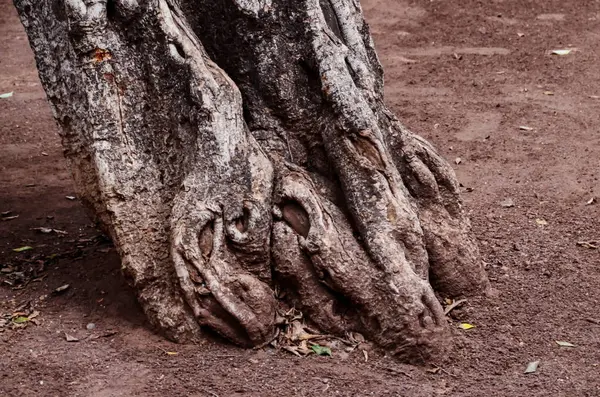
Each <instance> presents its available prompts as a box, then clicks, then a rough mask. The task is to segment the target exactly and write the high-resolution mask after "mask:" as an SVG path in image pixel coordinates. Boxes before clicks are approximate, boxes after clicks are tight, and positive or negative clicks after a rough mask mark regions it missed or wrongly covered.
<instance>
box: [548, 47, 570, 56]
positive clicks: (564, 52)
mask: <svg viewBox="0 0 600 397" xmlns="http://www.w3.org/2000/svg"><path fill="white" fill-rule="evenodd" d="M571 51H573V49H572V48H566V49H563V50H552V52H551V54H552V55H561V56H562V55H569V54H570V53H571Z"/></svg>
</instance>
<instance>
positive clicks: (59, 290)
mask: <svg viewBox="0 0 600 397" xmlns="http://www.w3.org/2000/svg"><path fill="white" fill-rule="evenodd" d="M69 287H70V285H69V284H65V285H61V286H60V287H58V288H57V289H55V290H54V292H55V293H57V294H60V293H61V292H64V291H66V290H68V289H69Z"/></svg>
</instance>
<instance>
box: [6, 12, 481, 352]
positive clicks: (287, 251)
mask: <svg viewBox="0 0 600 397" xmlns="http://www.w3.org/2000/svg"><path fill="white" fill-rule="evenodd" d="M15 5H16V6H17V9H18V10H19V13H20V15H21V19H22V21H23V24H24V26H25V28H26V30H27V33H28V36H29V40H30V43H31V45H32V48H33V49H34V52H35V55H36V61H37V64H38V69H39V71H40V78H41V80H42V83H43V85H44V88H45V90H46V93H47V95H48V99H49V100H50V104H51V107H52V109H53V112H54V114H55V117H56V118H57V120H58V122H59V124H60V125H61V127H62V130H61V134H62V138H63V145H64V146H65V155H66V157H67V159H68V160H69V161H70V163H71V167H72V169H73V173H74V177H75V180H76V183H77V186H78V189H79V193H80V196H81V198H82V201H83V202H84V203H86V205H87V206H88V207H89V208H90V212H91V214H92V215H93V216H94V217H95V218H96V219H97V220H99V222H100V224H101V225H102V227H103V228H104V229H105V230H106V231H107V232H108V233H109V234H110V235H111V237H112V239H113V241H114V242H115V245H116V246H117V248H118V250H119V253H120V255H121V258H122V261H123V268H124V271H125V273H126V274H127V275H128V277H129V278H130V279H131V281H132V284H133V285H134V287H135V289H136V291H137V294H138V298H139V300H140V302H141V304H142V306H143V308H144V310H145V311H146V314H147V315H148V318H149V319H150V321H151V322H152V323H153V324H154V325H156V326H157V327H158V328H160V329H162V330H163V331H164V332H165V333H166V334H167V335H168V336H169V337H171V338H173V339H176V340H184V339H190V338H198V337H201V334H200V329H201V327H204V328H209V329H211V330H212V331H215V332H217V333H219V334H221V335H222V336H224V337H225V338H227V339H229V340H231V341H233V342H235V343H238V344H241V345H244V346H261V345H263V344H264V343H267V342H269V341H271V340H272V339H273V338H274V337H275V336H276V335H277V312H278V311H280V310H283V308H285V307H296V308H297V309H300V310H301V311H302V312H304V313H305V314H306V316H307V318H308V320H309V321H311V322H313V323H314V324H315V325H316V326H318V327H319V328H320V329H321V330H323V331H324V332H329V333H333V334H344V333H346V332H361V333H363V334H364V335H365V336H367V337H368V338H370V339H372V340H373V341H375V342H376V343H377V344H379V345H381V346H385V347H386V348H388V349H390V350H391V351H393V352H394V353H397V354H399V355H404V356H406V357H407V358H420V357H427V356H428V355H429V354H431V353H432V352H434V351H437V350H438V348H439V347H440V345H443V343H442V342H441V341H442V340H443V338H440V335H442V334H443V329H444V322H445V320H444V316H443V313H442V310H441V306H440V303H439V302H438V300H437V299H436V297H435V293H434V288H432V285H433V287H435V290H436V291H438V292H440V293H442V294H443V295H444V296H448V295H450V296H455V295H460V294H463V293H467V292H469V293H470V292H476V291H481V290H483V289H485V288H486V287H487V280H486V278H485V274H484V273H483V270H482V266H481V263H480V261H479V258H478V252H477V247H476V245H475V243H474V239H473V237H472V236H471V234H470V226H469V222H468V219H467V217H466V214H465V211H464V209H463V208H462V203H461V200H460V196H459V192H458V186H457V183H456V179H455V177H454V173H453V171H452V168H451V167H450V166H449V165H448V164H447V162H446V161H445V160H444V159H443V158H442V157H441V156H440V155H439V154H438V153H437V152H436V151H435V150H434V149H433V147H432V146H431V145H430V144H429V143H428V142H426V141H425V140H423V139H422V138H420V137H418V136H416V135H414V134H412V133H411V132H410V131H408V130H407V129H406V128H404V127H403V126H402V125H401V124H400V123H399V122H398V121H397V120H396V119H395V117H394V116H393V115H392V114H391V113H390V112H389V110H388V109H387V108H386V107H385V104H384V103H383V74H382V70H381V65H380V64H379V61H378V60H377V56H376V53H375V50H374V47H373V42H372V39H371V37H370V35H369V30H368V27H367V25H366V23H365V22H364V19H363V16H362V12H361V9H360V5H359V4H358V2H357V1H354V0H297V1H289V0H223V1H221V2H216V3H215V2H208V1H191V0H181V1H174V0H111V1H110V2H107V0H38V1H34V0H15ZM209 54H210V56H209ZM429 276H431V279H430V278H429ZM275 286H278V287H277V288H285V289H286V293H284V294H278V295H277V296H276V294H275V293H274V290H275V289H277V288H276V287H275Z"/></svg>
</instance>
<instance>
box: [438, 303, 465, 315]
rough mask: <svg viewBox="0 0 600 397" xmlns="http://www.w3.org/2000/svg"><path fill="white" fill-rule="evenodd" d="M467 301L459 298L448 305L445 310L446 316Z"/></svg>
mask: <svg viewBox="0 0 600 397" xmlns="http://www.w3.org/2000/svg"><path fill="white" fill-rule="evenodd" d="M466 301H467V300H466V299H460V300H457V301H456V302H454V303H452V304H451V305H450V306H448V307H446V309H445V310H444V316H447V315H448V313H450V312H451V311H452V310H454V309H456V308H457V307H459V306H460V305H462V304H463V303H465V302H466Z"/></svg>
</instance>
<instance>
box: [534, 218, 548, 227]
mask: <svg viewBox="0 0 600 397" xmlns="http://www.w3.org/2000/svg"><path fill="white" fill-rule="evenodd" d="M535 223H537V224H538V225H540V226H546V225H547V224H548V222H547V221H546V220H545V219H542V218H537V219H536V220H535Z"/></svg>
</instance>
